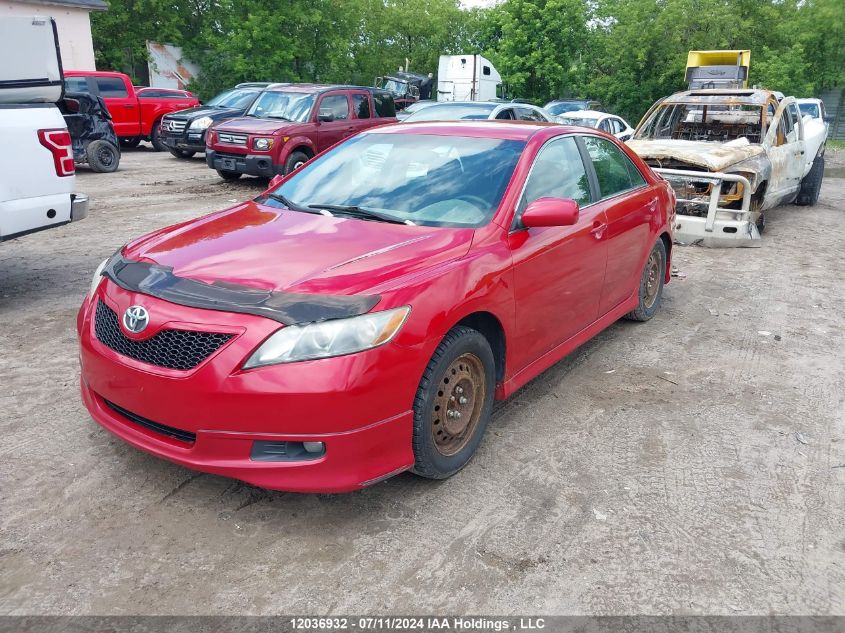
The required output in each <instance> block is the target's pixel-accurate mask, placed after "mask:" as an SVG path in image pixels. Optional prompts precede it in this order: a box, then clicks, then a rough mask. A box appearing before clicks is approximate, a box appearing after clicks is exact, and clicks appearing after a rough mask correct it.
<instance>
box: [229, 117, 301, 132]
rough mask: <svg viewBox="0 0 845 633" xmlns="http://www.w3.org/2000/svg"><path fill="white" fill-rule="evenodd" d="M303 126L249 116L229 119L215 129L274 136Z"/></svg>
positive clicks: (293, 122) (292, 122) (291, 122)
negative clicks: (276, 133) (275, 133)
mask: <svg viewBox="0 0 845 633" xmlns="http://www.w3.org/2000/svg"><path fill="white" fill-rule="evenodd" d="M301 125H302V123H297V122H295V121H283V120H281V119H261V118H259V117H254V116H248V117H238V118H237V119H229V120H228V121H226V122H225V123H222V124H220V125H219V126H217V127H215V128H214V129H215V130H218V131H220V130H225V131H226V132H241V133H243V134H273V133H274V132H283V131H285V130H288V129H291V130H292V129H293V128H295V127H297V126H301Z"/></svg>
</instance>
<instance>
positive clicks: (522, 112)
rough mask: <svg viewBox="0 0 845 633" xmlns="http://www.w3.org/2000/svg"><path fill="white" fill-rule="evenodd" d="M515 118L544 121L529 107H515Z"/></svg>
mask: <svg viewBox="0 0 845 633" xmlns="http://www.w3.org/2000/svg"><path fill="white" fill-rule="evenodd" d="M516 112H517V118H518V119H519V120H520V121H545V119H544V118H543V117H541V116H540V115H539V114H537V112H536V111H535V110H532V109H531V108H517V109H516Z"/></svg>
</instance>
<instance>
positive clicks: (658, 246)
mask: <svg viewBox="0 0 845 633" xmlns="http://www.w3.org/2000/svg"><path fill="white" fill-rule="evenodd" d="M664 279H666V245H665V244H664V243H663V240H662V239H660V238H658V240H657V242H655V244H654V247H652V249H651V253H649V256H648V259H647V260H646V263H645V267H644V268H643V273H642V275H640V288H639V298H640V301H639V305H637V308H636V309H635V310H632V311H631V312H629V313H628V314H626V315H625V318H626V319H630V320H631V321H648V320H649V319H650V318H651V317H653V316H654V315H655V314H656V313H657V309H658V308H659V307H660V302H661V300H662V299H663V280H664Z"/></svg>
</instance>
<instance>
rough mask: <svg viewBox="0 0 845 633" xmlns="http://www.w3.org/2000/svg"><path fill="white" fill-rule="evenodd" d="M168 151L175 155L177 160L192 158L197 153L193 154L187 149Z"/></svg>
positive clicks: (169, 149)
mask: <svg viewBox="0 0 845 633" xmlns="http://www.w3.org/2000/svg"><path fill="white" fill-rule="evenodd" d="M167 151H169V152H170V153H171V154H173V155H174V156H175V157H176V158H191V157H192V156H193V155H194V154H196V152H191V151H188V150H186V149H176V148H173V147H168V148H167Z"/></svg>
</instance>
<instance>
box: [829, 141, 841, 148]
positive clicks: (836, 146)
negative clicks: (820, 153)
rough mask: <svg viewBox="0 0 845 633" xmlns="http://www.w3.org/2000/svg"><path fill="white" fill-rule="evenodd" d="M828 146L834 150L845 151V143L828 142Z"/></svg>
mask: <svg viewBox="0 0 845 633" xmlns="http://www.w3.org/2000/svg"><path fill="white" fill-rule="evenodd" d="M827 146H828V147H830V148H832V149H845V141H831V140H828V142H827Z"/></svg>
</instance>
